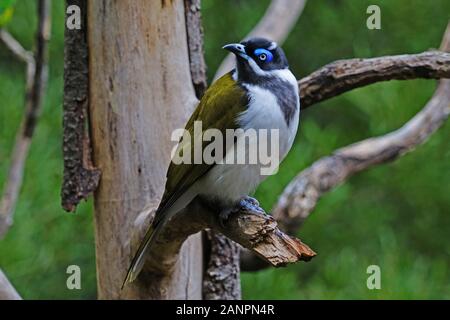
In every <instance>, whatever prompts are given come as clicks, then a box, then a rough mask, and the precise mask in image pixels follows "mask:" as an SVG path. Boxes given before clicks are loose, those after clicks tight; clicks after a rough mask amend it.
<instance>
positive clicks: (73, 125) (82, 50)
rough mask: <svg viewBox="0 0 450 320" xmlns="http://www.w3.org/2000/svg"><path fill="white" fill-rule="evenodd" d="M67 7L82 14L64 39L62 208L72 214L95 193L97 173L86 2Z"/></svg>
mask: <svg viewBox="0 0 450 320" xmlns="http://www.w3.org/2000/svg"><path fill="white" fill-rule="evenodd" d="M66 3H67V6H70V5H77V6H78V7H79V8H80V10H81V18H82V19H81V29H79V30H78V29H74V30H69V29H68V28H66V30H65V35H64V105H63V128H64V132H63V156H64V178H63V184H62V189H61V200H62V207H63V208H64V209H65V210H66V211H74V210H75V209H76V207H77V205H78V203H79V202H80V201H81V200H83V199H87V198H88V196H89V195H90V194H91V193H93V192H94V191H95V189H96V188H97V186H98V183H99V180H100V170H98V169H96V168H95V167H94V166H93V165H92V161H91V147H90V139H89V134H88V132H87V130H86V126H87V124H88V121H87V120H88V106H89V61H88V58H89V57H88V45H87V19H86V12H87V4H86V0H67V1H66Z"/></svg>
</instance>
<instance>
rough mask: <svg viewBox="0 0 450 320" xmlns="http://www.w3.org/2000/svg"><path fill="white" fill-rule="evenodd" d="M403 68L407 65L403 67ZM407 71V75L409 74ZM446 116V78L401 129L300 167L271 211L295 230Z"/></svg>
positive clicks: (250, 263) (251, 263)
mask: <svg viewBox="0 0 450 320" xmlns="http://www.w3.org/2000/svg"><path fill="white" fill-rule="evenodd" d="M441 50H442V51H447V52H448V51H450V24H449V25H448V27H447V31H446V33H445V35H444V38H443V41H442V45H441ZM435 59H436V60H435V61H441V62H442V64H443V65H444V68H447V69H448V68H449V67H450V65H449V63H448V62H447V64H446V65H445V63H444V61H445V59H447V58H445V59H444V60H441V59H440V58H439V57H435ZM378 65H379V64H378ZM409 65H410V64H409ZM425 65H434V66H440V65H441V63H436V62H433V63H429V64H425ZM393 69H396V68H393V67H390V70H393ZM419 69H420V68H419ZM406 70H411V69H410V68H407V69H406ZM422 70H423V69H422ZM441 71H442V70H441ZM441 71H439V72H437V74H440V75H441V76H446V77H448V75H446V72H447V71H445V72H444V73H442V72H441ZM405 72H406V71H405ZM406 73H407V75H409V73H408V72H406ZM316 74H319V73H316ZM393 74H397V76H399V77H400V78H401V74H398V73H395V72H394V73H393ZM425 74H427V75H430V71H427V72H425ZM312 101H314V99H313V100H312ZM449 114H450V80H447V79H446V80H441V81H440V82H439V85H438V88H437V89H436V91H435V93H434V95H433V97H432V98H431V99H430V101H429V102H428V103H427V104H426V105H425V107H424V108H423V109H422V111H420V112H419V113H418V114H417V115H416V116H414V117H413V118H412V119H411V120H409V121H408V122H407V123H406V124H405V125H404V126H403V127H401V128H400V129H398V130H396V131H393V132H391V133H388V134H386V135H384V136H380V137H376V138H369V139H366V140H363V141H360V142H358V143H355V144H352V145H350V146H347V147H344V148H341V149H339V150H337V151H335V152H334V153H333V154H332V155H330V156H327V157H324V158H321V159H319V160H317V161H316V162H315V163H313V164H312V165H311V166H310V167H309V168H307V169H305V170H303V171H302V172H301V173H300V174H299V175H298V176H297V177H296V178H294V180H292V182H291V183H289V185H288V186H287V187H286V188H285V190H284V191H283V193H282V194H281V196H280V197H279V200H278V203H277V204H276V205H275V207H274V209H273V211H272V214H273V216H274V218H275V219H276V220H277V221H278V222H279V224H280V225H281V228H282V229H283V230H285V231H286V232H288V233H290V234H295V233H297V231H298V229H299V228H300V227H301V225H302V223H303V222H304V221H305V219H306V218H307V217H308V216H309V214H310V213H311V212H312V211H313V210H314V208H315V206H316V204H317V201H318V200H319V199H320V197H321V196H322V195H323V194H325V193H326V192H329V191H330V190H332V189H333V188H335V187H337V186H338V185H340V184H342V183H343V182H344V181H346V180H347V179H348V178H349V177H351V176H352V175H354V174H356V173H358V172H361V171H364V170H367V169H369V168H371V167H374V166H376V165H380V164H384V163H389V162H392V161H394V160H396V159H398V158H399V157H401V156H403V155H404V154H406V153H408V152H411V151H413V150H414V149H415V148H416V147H417V146H419V145H420V144H422V143H424V142H425V141H426V140H427V139H428V138H429V137H430V136H431V135H432V134H433V133H434V132H435V131H436V130H437V129H439V128H440V127H441V126H442V125H443V124H444V122H445V121H446V120H447V118H448V117H449ZM241 253H242V254H241V258H242V262H241V265H242V268H243V269H245V270H247V271H254V270H258V269H261V268H264V267H267V266H268V265H267V264H266V263H264V262H263V261H261V260H260V259H258V258H257V257H255V255H253V254H251V253H249V252H241Z"/></svg>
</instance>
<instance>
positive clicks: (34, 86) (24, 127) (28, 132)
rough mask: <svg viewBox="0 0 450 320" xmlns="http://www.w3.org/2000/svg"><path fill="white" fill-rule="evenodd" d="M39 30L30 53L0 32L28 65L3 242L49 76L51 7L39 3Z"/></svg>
mask: <svg viewBox="0 0 450 320" xmlns="http://www.w3.org/2000/svg"><path fill="white" fill-rule="evenodd" d="M37 10H38V12H37V14H38V27H37V32H36V51H35V54H34V57H33V54H31V53H29V52H27V51H26V50H25V49H24V48H23V47H22V46H21V45H20V44H19V43H18V42H17V41H16V40H15V39H14V38H13V37H11V35H9V34H8V33H7V32H6V31H3V30H2V31H1V34H0V36H1V39H2V40H3V42H4V43H5V44H6V45H7V46H8V48H9V49H10V50H11V51H12V52H13V53H14V54H15V55H16V56H17V57H18V58H19V59H21V60H23V61H24V62H26V63H27V80H26V81H27V83H26V93H25V114H24V118H23V120H22V123H21V126H20V129H19V131H18V132H17V135H16V140H15V144H14V148H13V151H12V156H11V167H10V169H9V173H8V177H7V180H6V183H5V187H4V191H3V195H2V198H1V199H0V238H1V237H3V236H4V235H5V233H6V232H7V231H8V229H9V227H10V226H11V225H12V221H13V214H14V210H15V206H16V203H17V199H18V197H19V193H20V188H21V186H22V180H23V172H24V168H25V161H26V158H27V156H28V150H29V147H30V144H31V138H32V137H33V133H34V130H35V128H36V124H37V120H38V117H39V113H40V111H41V108H42V101H43V96H44V91H45V87H46V84H47V76H48V66H47V60H48V41H49V40H50V26H51V20H50V3H49V1H48V0H39V1H38V4H37Z"/></svg>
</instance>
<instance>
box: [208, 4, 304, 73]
mask: <svg viewBox="0 0 450 320" xmlns="http://www.w3.org/2000/svg"><path fill="white" fill-rule="evenodd" d="M305 4H306V0H272V2H271V3H270V5H269V7H268V8H267V10H266V13H265V14H264V16H263V17H262V18H261V20H260V21H259V22H258V24H257V25H256V26H255V28H254V29H253V30H252V31H250V33H249V34H248V35H247V36H245V38H244V39H249V38H252V37H264V38H268V39H271V40H273V41H276V42H278V43H280V44H281V43H283V42H284V40H285V39H286V38H287V36H288V35H289V33H290V32H291V30H292V28H293V27H294V26H295V23H296V22H297V20H298V18H299V17H300V15H301V14H302V11H303V8H304V7H305ZM233 66H234V57H233V56H232V55H231V54H229V55H227V57H226V58H225V60H224V61H223V62H222V63H221V64H220V66H219V68H218V69H217V71H216V75H215V76H214V79H218V78H219V77H221V76H222V75H224V74H225V73H227V72H228V71H230V70H231V69H233Z"/></svg>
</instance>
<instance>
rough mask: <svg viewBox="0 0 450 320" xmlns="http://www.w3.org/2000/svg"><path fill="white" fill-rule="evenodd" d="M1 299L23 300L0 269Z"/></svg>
mask: <svg viewBox="0 0 450 320" xmlns="http://www.w3.org/2000/svg"><path fill="white" fill-rule="evenodd" d="M0 300H22V298H21V297H20V295H19V294H18V293H17V291H16V289H14V287H13V285H12V284H11V282H9V280H8V278H7V277H6V275H5V274H4V273H3V271H2V270H0Z"/></svg>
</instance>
